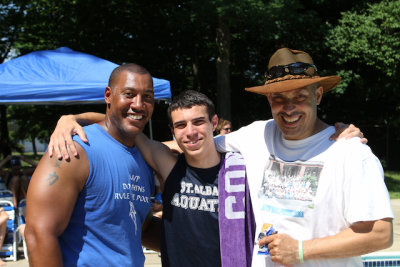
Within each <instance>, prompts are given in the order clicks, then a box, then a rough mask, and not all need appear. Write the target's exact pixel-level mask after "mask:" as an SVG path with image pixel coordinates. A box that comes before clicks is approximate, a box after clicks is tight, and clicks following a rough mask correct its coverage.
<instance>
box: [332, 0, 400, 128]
mask: <svg viewBox="0 0 400 267" xmlns="http://www.w3.org/2000/svg"><path fill="white" fill-rule="evenodd" d="M326 41H327V45H328V46H329V47H330V49H331V54H330V56H331V59H332V61H334V60H335V61H336V63H337V67H338V69H339V73H340V74H341V76H342V78H343V81H342V83H341V85H340V86H339V90H338V92H339V93H342V94H344V97H342V98H343V100H344V101H346V99H347V100H349V101H350V102H353V103H354V101H357V102H356V103H357V105H353V107H355V108H356V109H358V110H354V113H353V116H354V117H353V118H357V119H358V120H360V119H362V118H364V120H365V123H368V124H382V123H383V122H384V121H387V122H389V121H390V122H391V124H393V125H398V124H399V123H400V120H399V116H398V112H399V108H400V105H399V104H398V103H399V100H400V99H399V97H400V90H399V87H398V84H399V82H400V68H399V66H400V63H399V62H400V53H399V47H400V1H399V0H397V1H382V2H379V3H375V4H369V5H368V7H367V9H365V10H362V11H352V12H350V11H348V12H343V13H342V17H341V19H340V21H339V23H338V25H337V26H335V27H333V28H332V29H331V30H330V32H329V35H328V36H327V37H326ZM353 96H354V98H353ZM382 103H385V104H382ZM349 107H350V108H351V105H349Z"/></svg>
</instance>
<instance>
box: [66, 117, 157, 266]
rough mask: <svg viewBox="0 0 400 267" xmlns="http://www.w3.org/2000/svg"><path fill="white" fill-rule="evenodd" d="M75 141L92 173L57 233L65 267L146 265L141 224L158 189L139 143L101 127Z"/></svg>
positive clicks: (87, 128)
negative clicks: (124, 142) (127, 143)
mask: <svg viewBox="0 0 400 267" xmlns="http://www.w3.org/2000/svg"><path fill="white" fill-rule="evenodd" d="M84 130H85V133H86V136H87V138H88V140H89V143H88V144H85V143H83V142H82V141H81V140H80V138H79V137H78V136H74V141H76V142H77V143H78V144H79V145H81V146H82V148H83V149H84V150H85V152H86V155H87V157H88V159H89V164H90V173H89V176H88V178H87V181H86V184H85V186H84V188H83V189H82V191H81V192H80V193H79V196H78V199H77V201H76V204H75V207H74V211H73V213H72V216H71V218H70V221H69V224H68V226H67V228H66V229H65V231H64V232H63V234H62V235H61V236H60V237H59V243H60V247H61V251H62V256H63V264H64V266H65V267H67V266H143V265H144V260H145V258H144V255H143V251H142V245H141V228H142V223H143V222H144V219H145V218H146V215H147V213H148V211H149V207H150V204H151V201H150V197H151V195H152V194H153V191H154V178H153V172H152V170H151V169H150V168H149V166H148V165H147V164H146V163H145V161H144V159H143V158H142V156H141V155H140V153H139V151H138V150H137V149H136V147H133V148H130V147H126V146H124V145H122V144H121V143H119V142H118V141H116V140H115V139H114V138H112V137H111V136H110V135H109V134H108V133H107V132H106V131H105V130H104V129H103V128H102V127H101V126H100V125H98V124H93V125H90V126H87V127H84Z"/></svg>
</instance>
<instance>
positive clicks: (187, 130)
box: [171, 105, 219, 167]
mask: <svg viewBox="0 0 400 267" xmlns="http://www.w3.org/2000/svg"><path fill="white" fill-rule="evenodd" d="M171 119H172V127H171V130H172V133H173V134H174V136H175V139H176V141H177V143H178V145H179V147H180V148H181V149H182V151H183V153H185V158H186V161H187V162H188V163H189V165H191V166H194V167H204V166H209V165H210V164H211V166H214V165H212V164H214V161H215V159H216V158H215V156H216V155H217V152H216V149H215V145H214V138H213V131H214V130H215V127H216V126H217V123H218V117H217V115H214V116H213V117H212V119H211V121H210V119H209V115H208V113H207V108H206V106H203V105H201V106H200V105H196V106H192V107H191V108H178V109H175V110H173V111H172V112H171ZM217 159H218V160H219V157H218V156H217Z"/></svg>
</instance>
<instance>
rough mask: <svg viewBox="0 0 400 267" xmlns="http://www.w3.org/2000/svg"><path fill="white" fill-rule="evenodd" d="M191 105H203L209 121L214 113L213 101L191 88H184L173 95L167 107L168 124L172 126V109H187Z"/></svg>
mask: <svg viewBox="0 0 400 267" xmlns="http://www.w3.org/2000/svg"><path fill="white" fill-rule="evenodd" d="M193 106H205V107H206V109H207V113H208V118H209V120H210V121H211V119H212V117H213V116H214V115H215V106H214V103H213V102H212V101H211V100H210V99H209V98H208V97H207V96H206V95H205V94H203V93H200V92H197V91H193V90H186V91H183V92H182V93H180V94H179V95H178V96H176V97H174V99H173V100H172V103H171V105H169V107H168V119H169V124H170V126H171V127H172V117H171V113H172V111H174V110H177V109H189V108H191V107H193Z"/></svg>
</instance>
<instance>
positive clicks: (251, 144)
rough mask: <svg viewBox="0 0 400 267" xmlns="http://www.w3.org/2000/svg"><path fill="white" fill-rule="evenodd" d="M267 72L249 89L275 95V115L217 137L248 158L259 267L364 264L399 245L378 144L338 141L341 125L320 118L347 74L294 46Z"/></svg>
mask: <svg viewBox="0 0 400 267" xmlns="http://www.w3.org/2000/svg"><path fill="white" fill-rule="evenodd" d="M267 78H268V79H267V81H266V83H265V84H264V85H262V86H256V87H251V88H246V90H247V91H249V92H254V93H258V94H262V95H266V96H267V99H268V102H269V104H270V106H271V111H272V115H273V119H272V120H268V121H256V122H254V123H252V124H250V125H248V126H246V127H243V128H241V129H239V130H238V131H235V132H232V133H230V134H228V135H224V136H221V137H218V138H216V145H217V149H219V150H223V151H232V150H233V151H239V152H241V153H242V155H243V157H244V159H245V162H246V169H247V175H248V183H249V187H250V195H251V199H252V204H253V208H254V213H255V219H256V224H257V226H256V227H257V231H256V237H259V241H258V244H256V245H255V248H254V254H253V266H257V267H259V266H276V265H275V264H276V263H278V264H283V265H299V266H362V261H361V257H360V255H362V254H365V253H369V252H372V251H376V250H379V249H384V248H387V247H390V246H391V244H392V242H393V241H392V235H393V233H392V218H393V212H392V209H391V205H390V199H389V195H388V192H387V189H386V186H385V184H384V181H383V171H382V166H381V164H380V162H379V160H378V159H377V158H376V157H375V156H374V154H373V153H372V152H371V149H370V148H369V147H368V146H367V145H365V144H362V143H361V142H360V141H359V140H358V137H357V138H351V139H347V140H346V139H341V140H339V141H336V142H335V141H330V140H329V138H328V137H329V136H330V135H331V134H332V133H333V132H334V131H335V130H334V127H333V126H329V125H328V124H326V123H325V122H323V121H322V120H321V119H319V118H318V116H317V106H318V105H319V104H320V103H321V99H322V96H323V93H324V92H326V91H329V90H331V89H332V88H334V87H335V86H336V85H337V84H338V83H339V82H340V78H339V77H338V76H328V77H320V76H318V74H317V67H316V66H315V65H314V62H313V60H312V58H311V57H310V55H309V54H307V53H305V52H302V51H297V50H292V49H288V48H282V49H279V50H277V51H276V52H275V53H274V54H273V55H272V57H271V59H270V61H269V64H268V76H267ZM260 233H261V234H260ZM267 248H268V249H267Z"/></svg>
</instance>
